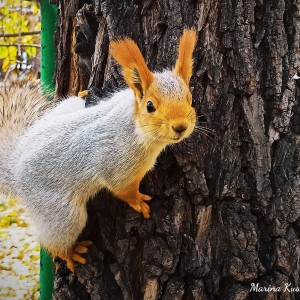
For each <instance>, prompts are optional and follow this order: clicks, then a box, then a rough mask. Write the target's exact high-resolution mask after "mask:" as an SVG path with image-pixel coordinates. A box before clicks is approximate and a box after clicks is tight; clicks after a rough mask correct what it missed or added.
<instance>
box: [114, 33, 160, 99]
mask: <svg viewBox="0 0 300 300" xmlns="http://www.w3.org/2000/svg"><path fill="white" fill-rule="evenodd" d="M110 54H111V55H112V56H113V58H114V59H115V60H116V61H117V62H118V63H119V64H120V66H121V67H122V69H123V73H124V79H125V81H126V83H127V84H128V86H129V87H130V88H132V89H133V90H134V92H135V93H137V94H138V95H139V97H142V94H143V92H145V90H146V89H147V88H148V87H149V86H150V84H151V83H152V82H153V80H154V77H153V75H152V73H151V72H150V70H149V69H148V67H147V65H146V63H145V60H144V57H143V55H142V53H141V51H140V49H139V48H138V46H137V45H136V43H135V42H134V41H133V40H131V39H129V38H124V39H120V40H115V41H112V42H111V43H110Z"/></svg>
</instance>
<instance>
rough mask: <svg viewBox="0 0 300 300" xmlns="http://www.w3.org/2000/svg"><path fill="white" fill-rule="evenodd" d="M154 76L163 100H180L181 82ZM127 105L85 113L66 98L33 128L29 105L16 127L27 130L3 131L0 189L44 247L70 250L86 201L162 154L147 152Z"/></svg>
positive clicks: (125, 99)
mask: <svg viewBox="0 0 300 300" xmlns="http://www.w3.org/2000/svg"><path fill="white" fill-rule="evenodd" d="M155 76H156V79H157V80H156V84H157V87H158V89H159V91H160V92H161V93H162V96H163V97H166V96H167V97H169V98H172V97H173V96H176V97H177V99H179V98H180V97H181V94H182V95H183V93H184V91H183V89H182V87H181V85H182V82H183V81H182V79H181V78H179V77H177V76H175V75H174V74H173V73H171V72H168V71H167V72H165V73H163V74H155ZM28 101H29V99H28ZM134 101H135V100H134V93H133V91H132V90H130V89H124V90H122V91H120V92H118V93H116V94H114V95H112V96H111V97H110V98H108V99H106V101H101V102H100V103H99V104H98V105H97V106H94V107H89V108H84V102H83V100H82V99H81V98H78V97H71V98H69V99H66V100H64V101H62V102H61V103H60V104H59V105H57V106H56V107H55V108H53V109H52V110H50V111H49V112H47V113H46V114H44V115H43V116H42V117H40V118H39V119H38V120H37V121H36V119H37V118H38V116H39V115H40V114H39V113H37V111H36V110H35V109H33V108H30V104H32V103H35V102H34V101H32V99H30V101H29V102H28V103H27V104H26V105H27V106H26V109H28V111H30V112H31V113H32V114H33V115H34V118H33V120H34V121H35V122H33V121H30V122H27V121H26V122H25V121H22V122H21V126H19V125H18V126H19V128H21V127H24V128H27V130H25V129H24V128H23V129H22V130H19V131H18V133H12V131H13V128H12V127H11V128H10V131H11V136H13V138H10V139H9V140H6V142H5V143H3V144H5V145H6V146H5V147H2V148H0V160H1V163H0V186H2V189H3V190H4V191H5V192H9V193H10V194H11V195H13V196H15V197H18V198H19V199H20V200H21V202H22V204H23V205H24V206H25V207H26V208H27V210H28V212H29V215H30V217H31V222H32V224H33V225H34V227H35V228H36V231H37V234H38V237H39V239H40V241H41V243H42V244H43V245H44V247H46V248H48V249H51V248H52V249H53V248H54V249H57V250H59V251H65V250H68V249H70V248H71V247H72V246H73V245H74V243H75V242H76V239H77V237H78V236H79V234H80V233H81V231H82V229H83V228H84V226H85V223H86V219H87V212H86V203H87V201H88V199H89V198H90V197H91V196H93V195H94V194H95V193H96V192H98V191H99V190H100V189H102V188H107V189H109V190H112V191H114V190H118V188H121V187H126V186H128V185H129V184H130V183H131V180H132V178H128V174H136V173H138V172H139V168H141V169H142V167H143V166H144V165H145V164H144V163H147V166H148V165H149V166H151V165H152V166H153V165H154V163H155V159H156V157H157V156H158V154H159V153H160V151H161V150H163V148H164V147H165V146H166V144H161V145H160V144H159V145H156V146H155V147H153V145H152V142H153V140H151V139H149V138H148V137H146V136H145V135H144V134H143V132H142V131H141V128H139V126H138V124H137V122H136V120H135V119H134ZM23 102H24V101H23ZM41 102H42V103H44V101H41ZM0 104H1V103H0ZM43 105H44V104H43ZM43 105H41V107H42V108H44V109H46V106H43ZM18 114H19V116H20V115H21V112H20V111H19V112H18ZM0 137H1V138H2V139H4V138H5V137H4V136H3V135H0ZM153 149H154V150H153ZM153 151H155V152H154V153H153ZM150 152H151V155H150ZM149 157H150V158H149Z"/></svg>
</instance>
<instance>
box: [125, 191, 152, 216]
mask: <svg viewBox="0 0 300 300" xmlns="http://www.w3.org/2000/svg"><path fill="white" fill-rule="evenodd" d="M149 200H151V197H150V196H148V195H144V194H141V193H139V194H138V197H137V199H135V201H130V202H128V204H129V205H130V206H131V207H132V208H133V209H134V210H136V211H137V212H139V213H142V214H143V216H144V218H146V219H148V218H150V207H149V205H148V204H147V203H145V202H144V201H149Z"/></svg>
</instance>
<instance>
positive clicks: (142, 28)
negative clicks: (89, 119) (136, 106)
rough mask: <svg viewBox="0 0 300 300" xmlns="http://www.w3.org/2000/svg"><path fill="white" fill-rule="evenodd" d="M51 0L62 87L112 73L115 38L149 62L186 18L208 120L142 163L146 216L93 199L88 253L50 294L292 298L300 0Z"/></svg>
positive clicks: (63, 90) (92, 83) (299, 181)
mask: <svg viewBox="0 0 300 300" xmlns="http://www.w3.org/2000/svg"><path fill="white" fill-rule="evenodd" d="M57 2H58V5H59V9H60V13H59V21H58V32H57V35H56V43H57V71H56V85H57V93H58V95H59V96H62V95H66V94H68V93H71V94H76V93H77V92H78V91H80V90H84V89H87V88H89V89H90V88H91V87H97V88H100V89H103V90H105V89H106V88H111V87H119V86H122V84H123V83H124V81H123V79H122V75H121V72H120V69H119V67H117V64H116V63H115V62H114V61H113V60H112V58H111V57H110V56H109V55H108V47H109V41H110V40H112V39H113V38H117V37H123V36H128V37H130V38H132V39H134V40H135V41H136V42H137V44H138V45H139V47H140V49H141V50H142V53H143V54H144V56H145V58H146V61H147V62H148V65H149V68H150V69H151V70H158V71H160V70H163V69H165V68H172V67H173V66H174V64H175V60H176V56H177V46H178V42H179V37H180V36H181V34H182V32H183V29H184V28H191V27H194V28H196V29H197V32H198V42H197V47H196V51H195V53H194V59H195V62H194V72H193V77H192V80H191V89H192V91H193V98H194V100H195V102H196V109H197V112H198V121H199V126H200V125H201V126H203V127H204V128H207V129H203V130H201V131H197V132H195V133H194V134H193V135H192V137H191V138H189V139H188V140H187V141H186V142H183V143H181V144H178V145H176V146H172V147H169V148H168V149H167V150H166V151H165V152H164V153H162V154H161V155H160V157H159V159H158V163H157V165H156V166H155V168H154V170H153V171H151V172H150V173H149V174H147V175H146V177H145V179H144V180H143V182H142V185H141V191H142V192H143V193H147V194H149V195H152V196H153V200H152V201H151V203H150V206H151V218H150V219H148V220H147V219H144V218H143V217H142V216H141V215H140V214H138V213H136V212H135V211H133V210H132V209H131V208H130V207H129V206H128V205H127V204H125V203H123V202H121V201H120V200H118V199H115V198H113V197H112V195H111V194H109V193H107V192H101V193H99V194H98V195H97V196H96V197H95V199H93V200H92V201H91V202H90V205H89V207H88V211H89V222H88V225H87V227H86V229H85V231H84V233H83V235H82V237H81V238H82V239H89V240H90V239H91V240H92V241H93V242H94V245H93V246H92V247H91V248H90V252H89V253H88V254H87V255H86V258H87V261H88V262H87V264H86V265H77V267H76V272H75V275H69V273H68V272H66V269H63V268H60V269H59V270H58V272H57V273H56V279H55V292H54V296H53V298H54V299H57V300H65V299H93V300H95V299H102V300H115V299H116V300H119V299H126V300H127V299H135V300H140V299H148V300H149V299H163V300H167V299H169V300H171V299H172V300H173V299H176V300H179V299H197V300H199V299H300V281H299V269H300V217H299V216H300V188H299V186H300V135H299V134H300V121H299V120H300V104H299V80H294V79H292V77H293V75H294V74H296V73H297V72H298V71H299V70H300V69H298V68H300V59H299V58H300V46H299V45H300V44H299V40H300V35H299V34H300V2H299V0H286V1H283V0H272V1H271V0H257V1H252V0H222V1H217V0H205V1H200V0H183V1H180V0H163V1H153V0H144V1H137V0H132V1H129V0H127V1H126V0H119V1H112V0H102V1H99V0H94V1H92V4H87V3H86V4H84V2H85V1H83V0H82V1H79V0H77V1H67V0H57ZM120 105H122V103H120ZM116 151H117V149H116ZM286 284H290V285H289V286H287V287H286ZM255 287H256V288H257V287H259V288H263V287H265V288H269V289H271V290H269V291H265V292H258V291H257V290H255V289H256V288H255ZM292 287H298V289H299V291H298V292H296V291H292V290H291V289H292ZM275 289H276V291H275Z"/></svg>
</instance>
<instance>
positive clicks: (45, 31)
mask: <svg viewBox="0 0 300 300" xmlns="http://www.w3.org/2000/svg"><path fill="white" fill-rule="evenodd" d="M56 20H57V7H56V6H55V5H51V4H50V2H49V0H41V25H42V28H41V86H42V90H43V91H44V92H45V93H49V92H50V93H52V92H53V91H54V90H55V86H54V84H53V83H52V78H53V75H54V70H55V45H54V33H55V30H56ZM53 285H54V272H53V261H52V259H51V257H50V256H49V254H48V252H47V251H46V250H44V249H43V248H42V249H41V255H40V299H41V300H51V299H52V292H53Z"/></svg>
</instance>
